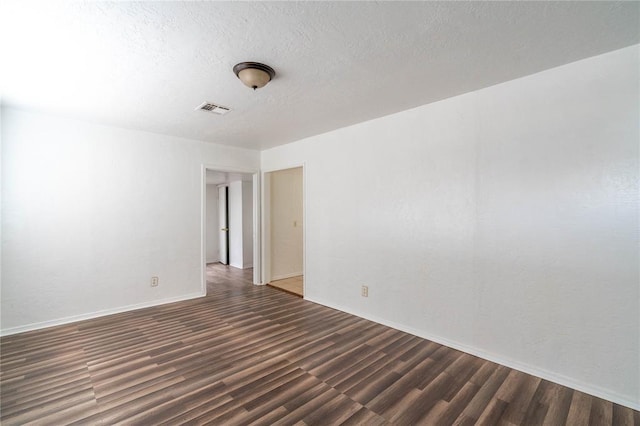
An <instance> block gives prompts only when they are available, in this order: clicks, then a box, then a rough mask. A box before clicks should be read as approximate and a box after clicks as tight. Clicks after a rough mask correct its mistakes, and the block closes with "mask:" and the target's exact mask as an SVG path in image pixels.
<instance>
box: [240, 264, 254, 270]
mask: <svg viewBox="0 0 640 426" xmlns="http://www.w3.org/2000/svg"><path fill="white" fill-rule="evenodd" d="M249 268H253V263H247V264H245V265H244V268H242V269H249Z"/></svg>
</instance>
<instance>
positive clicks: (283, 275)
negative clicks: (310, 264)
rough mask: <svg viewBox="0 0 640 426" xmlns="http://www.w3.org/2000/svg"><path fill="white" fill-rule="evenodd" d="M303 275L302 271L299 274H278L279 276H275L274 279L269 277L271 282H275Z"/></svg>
mask: <svg viewBox="0 0 640 426" xmlns="http://www.w3.org/2000/svg"><path fill="white" fill-rule="evenodd" d="M301 275H303V276H304V274H303V273H302V271H300V272H292V273H290V274H280V275H276V276H274V277H271V281H276V280H285V279H287V278H293V277H299V276H301Z"/></svg>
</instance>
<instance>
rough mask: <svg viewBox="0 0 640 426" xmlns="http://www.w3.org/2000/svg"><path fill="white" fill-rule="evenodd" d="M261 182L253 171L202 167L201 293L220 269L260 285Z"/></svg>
mask: <svg viewBox="0 0 640 426" xmlns="http://www.w3.org/2000/svg"><path fill="white" fill-rule="evenodd" d="M259 194H260V181H259V174H258V173H257V172H256V171H247V170H237V169H235V170H233V169H225V168H219V167H214V166H208V165H203V166H202V292H203V294H206V292H207V282H208V281H209V282H210V283H211V282H215V281H216V280H215V279H213V278H215V277H214V276H213V275H215V274H217V273H218V274H219V273H220V271H221V270H222V269H221V268H226V269H229V270H230V271H233V270H237V271H243V274H244V275H247V273H249V274H250V275H251V276H252V278H253V279H252V281H253V284H261V268H260V264H261V262H260V261H261V258H260V228H259V225H260V221H259V217H260V216H259V215H260V197H259Z"/></svg>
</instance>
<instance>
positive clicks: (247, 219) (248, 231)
mask: <svg viewBox="0 0 640 426" xmlns="http://www.w3.org/2000/svg"><path fill="white" fill-rule="evenodd" d="M242 267H243V268H244V269H247V268H253V183H252V182H251V181H242Z"/></svg>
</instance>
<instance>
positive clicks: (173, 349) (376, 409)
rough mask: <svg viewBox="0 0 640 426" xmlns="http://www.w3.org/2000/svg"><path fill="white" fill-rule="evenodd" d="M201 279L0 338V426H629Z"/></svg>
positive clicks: (580, 402)
mask: <svg viewBox="0 0 640 426" xmlns="http://www.w3.org/2000/svg"><path fill="white" fill-rule="evenodd" d="M213 269H216V270H215V271H214V270H213ZM210 279H211V282H210V283H209V286H208V290H209V294H208V296H207V297H206V298H200V299H197V300H192V301H186V302H179V303H173V304H169V305H164V306H159V307H154V308H149V309H142V310H138V311H134V312H128V313H123V314H117V315H112V316H108V317H103V318H99V319H93V320H88V321H82V322H78V323H75V324H71V325H65V326H60V327H54V328H49V329H45V330H39V331H33V332H28V333H22V334H19V335H14V336H8V337H4V338H2V339H1V341H0V344H1V351H2V353H1V369H0V372H1V376H0V377H1V382H0V384H1V386H0V396H1V398H2V399H1V404H0V407H1V421H2V424H3V425H14V424H25V423H29V422H35V423H37V424H51V425H62V424H115V423H125V424H144V425H156V424H171V425H173V424H182V423H190V424H204V423H211V424H225V425H232V424H309V425H312V424H322V425H334V424H345V425H356V424H364V425H378V424H398V425H404V424H406V425H409V424H428V425H431V424H434V425H440V424H441V425H449V424H462V425H467V424H514V425H535V424H551V425H561V424H569V425H582V424H584V425H588V424H591V425H632V424H636V425H640V414H639V413H638V412H637V411H633V410H630V409H628V408H624V407H621V406H619V405H616V404H612V403H610V402H607V401H604V400H602V399H598V398H594V397H591V396H589V395H585V394H584V393H581V392H578V391H574V390H571V389H569V388H566V387H562V386H559V385H556V384H553V383H550V382H548V381H546V380H541V379H539V378H536V377H533V376H529V375H527V374H524V373H520V372H518V371H515V370H511V369H509V368H506V367H503V366H500V365H497V364H494V363H491V362H488V361H484V360H482V359H479V358H476V357H474V356H471V355H468V354H465V353H462V352H459V351H456V350H453V349H450V348H447V347H445V346H441V345H438V344H436V343H433V342H429V341H427V340H424V339H420V338H418V337H415V336H412V335H409V334H406V333H403V332H400V331H396V330H393V329H390V328H388V327H384V326H382V325H378V324H375V323H372V322H370V321H366V320H363V319H360V318H358V317H354V316H352V315H348V314H345V313H342V312H339V311H335V310H332V309H328V308H325V307H322V306H319V305H316V304H313V303H310V302H307V301H304V300H302V299H300V298H298V297H295V296H292V295H289V294H287V293H284V292H281V291H278V290H275V289H272V288H269V287H263V286H252V285H251V284H250V282H251V271H250V270H248V271H241V270H237V269H234V268H229V267H225V266H217V267H215V268H212V270H211V272H210Z"/></svg>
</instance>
